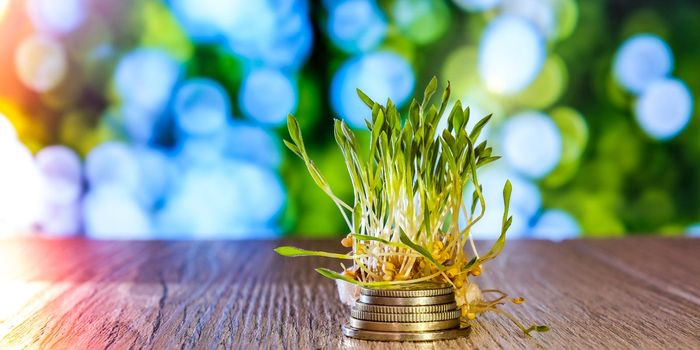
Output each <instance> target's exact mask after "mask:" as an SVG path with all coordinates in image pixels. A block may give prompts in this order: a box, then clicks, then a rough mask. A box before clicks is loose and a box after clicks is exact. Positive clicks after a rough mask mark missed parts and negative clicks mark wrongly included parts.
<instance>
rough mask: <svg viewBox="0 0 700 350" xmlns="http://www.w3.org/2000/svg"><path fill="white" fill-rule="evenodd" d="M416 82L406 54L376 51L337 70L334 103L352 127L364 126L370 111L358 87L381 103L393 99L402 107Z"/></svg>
mask: <svg viewBox="0 0 700 350" xmlns="http://www.w3.org/2000/svg"><path fill="white" fill-rule="evenodd" d="M414 85H415V76H414V73H413V69H412V68H411V66H410V65H409V64H408V62H406V60H405V59H404V58H403V57H401V56H399V55H397V54H395V53H392V52H388V51H383V52H374V53H370V54H366V55H362V56H358V57H355V58H352V59H350V60H349V61H347V62H345V63H344V64H343V66H342V67H341V68H340V69H339V70H338V72H336V74H335V76H334V77H333V81H332V83H331V104H332V106H333V109H334V110H335V111H336V113H338V114H340V116H341V117H342V118H343V119H345V120H346V121H347V122H348V124H350V126H352V127H353V128H358V129H363V128H366V126H365V122H364V121H365V119H369V118H370V117H371V113H370V110H369V109H368V108H367V106H366V105H365V104H364V103H363V102H362V101H361V100H360V98H359V97H358V96H357V91H356V89H360V90H362V91H363V92H364V93H365V94H367V96H369V97H370V98H372V99H373V100H375V101H378V102H380V103H384V102H386V100H387V99H388V98H391V100H392V101H393V102H394V104H396V105H397V106H399V107H400V106H402V105H403V104H404V103H406V102H407V101H408V99H409V97H410V96H411V93H412V92H413V87H414Z"/></svg>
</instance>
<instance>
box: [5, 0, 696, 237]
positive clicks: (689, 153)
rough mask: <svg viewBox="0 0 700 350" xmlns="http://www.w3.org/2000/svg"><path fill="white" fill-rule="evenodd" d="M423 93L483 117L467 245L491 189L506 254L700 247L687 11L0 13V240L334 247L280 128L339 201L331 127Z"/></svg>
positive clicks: (555, 6)
mask: <svg viewBox="0 0 700 350" xmlns="http://www.w3.org/2000/svg"><path fill="white" fill-rule="evenodd" d="M433 75H437V76H438V77H439V78H440V81H441V85H442V86H444V85H445V83H446V81H447V80H450V81H451V82H452V91H453V95H454V96H456V97H457V98H460V99H461V100H462V102H463V103H466V104H468V105H470V106H471V108H472V114H473V115H478V116H480V115H485V114H488V113H494V122H493V123H492V125H490V127H489V128H488V132H487V133H488V137H489V139H490V140H492V142H493V143H494V147H495V150H496V151H497V153H499V154H501V155H503V159H502V160H501V161H499V162H497V163H495V164H492V165H490V166H489V167H488V168H485V169H484V172H483V174H482V177H481V179H482V180H481V181H482V183H483V184H484V187H485V188H486V196H487V200H488V202H487V203H488V204H487V205H488V210H487V216H486V218H485V220H484V221H483V222H482V223H480V224H479V225H478V227H476V229H475V230H476V234H477V237H482V238H490V237H493V236H494V235H495V234H497V232H498V229H499V218H500V215H501V209H502V208H501V207H500V206H501V205H502V204H500V201H501V199H500V191H501V188H502V184H503V182H504V181H505V179H506V178H510V179H511V181H512V182H513V185H514V190H513V199H512V209H511V210H512V212H513V214H514V216H515V221H514V224H513V226H512V228H511V237H541V238H551V239H562V238H569V237H577V236H621V235H629V234H652V233H654V234H664V235H683V234H689V235H693V234H698V232H700V225H699V224H698V223H699V222H700V201H699V200H698V198H700V168H699V167H700V162H699V160H700V121H699V119H700V118H699V117H700V116H699V114H698V107H697V104H696V103H695V101H697V99H698V94H699V93H700V4H698V3H697V2H695V1H653V2H651V1H620V0H616V1H603V0H586V1H575V0H405V1H400V0H395V1H372V0H337V1H336V0H326V1H321V2H307V1H300V0H299V1H295V0H260V1H244V0H170V1H158V0H122V1H113V0H61V1H56V0H0V235H2V236H8V235H37V234H40V235H47V236H65V235H87V236H88V237H93V238H104V239H134V238H135V239H168V238H176V239H180V238H182V239H191V238H194V239H211V238H269V237H277V236H282V235H299V236H313V237H322V236H338V235H342V234H343V233H346V232H347V229H346V228H345V227H344V225H343V221H342V219H341V216H340V215H339V214H338V213H337V212H336V209H335V207H334V206H333V205H332V202H331V201H330V200H328V199H326V198H325V196H324V194H323V193H322V192H321V191H320V190H318V189H316V187H315V186H314V185H313V182H312V181H311V180H310V178H309V177H308V175H307V174H306V171H305V169H304V167H303V165H302V163H301V162H300V161H298V160H296V159H294V158H293V157H291V156H290V154H289V153H288V152H285V150H284V149H283V148H282V143H281V139H282V138H283V137H285V132H286V129H285V125H284V124H285V121H286V115H287V113H290V112H291V113H294V114H295V115H296V116H297V117H298V118H299V120H300V123H301V126H302V129H303V131H304V133H305V137H306V140H307V142H308V143H309V146H308V148H309V149H310V153H311V156H312V158H313V159H314V160H315V161H316V163H317V165H318V166H319V168H320V169H321V170H322V172H323V173H324V174H325V175H326V177H328V179H329V182H330V183H331V184H332V186H334V188H335V190H336V192H338V193H339V194H340V195H341V196H342V197H351V188H350V184H349V182H348V177H347V175H346V174H345V171H344V164H343V161H342V158H341V156H340V153H339V151H338V150H337V149H336V148H335V145H334V142H333V137H332V120H333V118H334V117H338V118H344V119H345V120H347V121H348V123H349V124H350V125H351V126H353V127H355V128H356V129H357V130H358V133H360V134H361V136H360V137H361V138H362V137H364V136H362V135H364V133H363V131H362V130H363V125H364V123H363V119H364V118H365V117H367V116H368V112H367V111H365V110H364V108H363V107H362V104H361V103H360V101H359V99H358V98H357V97H356V96H355V93H354V89H355V87H359V88H361V89H363V90H364V91H365V92H366V93H367V94H368V95H369V96H371V97H372V98H374V99H378V100H385V99H386V98H388V97H390V98H391V99H392V100H393V101H395V102H396V103H398V105H399V106H402V107H404V108H405V107H406V106H407V105H408V103H407V102H409V101H410V99H411V98H412V97H413V96H420V95H421V94H422V89H423V87H424V86H425V84H426V83H427V82H428V81H429V79H430V78H431V77H432V76H433ZM473 119H476V118H473ZM499 163H500V164H499Z"/></svg>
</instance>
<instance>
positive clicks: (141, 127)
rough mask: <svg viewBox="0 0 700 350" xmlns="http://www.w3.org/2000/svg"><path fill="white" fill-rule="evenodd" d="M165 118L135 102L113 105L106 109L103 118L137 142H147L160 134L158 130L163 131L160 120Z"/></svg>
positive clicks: (119, 131)
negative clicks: (140, 106) (134, 103)
mask: <svg viewBox="0 0 700 350" xmlns="http://www.w3.org/2000/svg"><path fill="white" fill-rule="evenodd" d="M163 119H164V118H161V117H160V116H159V115H157V114H153V113H149V112H147V111H145V110H143V109H141V108H139V107H138V106H136V105H133V104H125V105H121V106H119V107H113V108H111V109H108V110H107V111H105V113H104V115H103V116H102V120H103V121H105V122H108V123H110V124H111V125H110V126H111V127H112V128H113V129H116V130H115V131H118V133H124V134H125V135H126V136H128V138H129V140H130V141H132V142H134V143H136V144H147V143H149V142H151V141H152V140H153V139H154V138H155V137H156V136H158V132H159V131H161V132H162V129H161V128H159V126H160V125H159V124H158V122H159V121H162V120H163ZM114 124H117V125H114Z"/></svg>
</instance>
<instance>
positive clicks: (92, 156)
mask: <svg viewBox="0 0 700 350" xmlns="http://www.w3.org/2000/svg"><path fill="white" fill-rule="evenodd" d="M85 177H86V178H87V180H88V184H89V185H90V188H91V190H92V189H94V188H96V187H100V186H103V185H108V184H110V185H114V186H121V187H124V188H125V189H127V190H129V191H132V192H133V191H135V190H136V189H137V188H138V184H139V181H140V174H139V167H138V163H137V162H136V159H135V157H134V154H133V153H132V151H131V149H130V148H129V146H127V145H126V144H124V143H120V142H105V143H102V144H100V145H98V146H97V147H95V148H93V149H92V151H90V153H89V154H88V155H87V158H86V159H85Z"/></svg>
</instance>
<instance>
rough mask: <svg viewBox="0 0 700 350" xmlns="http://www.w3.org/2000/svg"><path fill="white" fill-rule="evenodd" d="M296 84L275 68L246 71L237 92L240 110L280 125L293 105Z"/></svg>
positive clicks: (294, 106)
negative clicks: (246, 73) (238, 93)
mask: <svg viewBox="0 0 700 350" xmlns="http://www.w3.org/2000/svg"><path fill="white" fill-rule="evenodd" d="M297 98H298V96H297V86H296V83H295V82H294V81H292V79H291V78H290V77H289V76H288V75H287V74H284V73H282V72H281V71H279V70H275V69H269V68H260V69H254V70H252V71H251V72H249V73H248V75H247V76H246V78H245V80H244V81H243V84H242V86H241V91H240V95H239V103H240V107H241V110H242V111H243V113H244V114H245V115H246V116H247V117H249V118H251V119H253V120H255V121H257V122H259V123H262V124H267V125H273V126H276V125H280V124H283V123H284V122H285V121H286V120H287V114H289V113H293V112H294V110H295V109H296V106H297Z"/></svg>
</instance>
